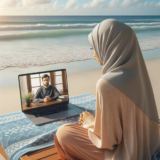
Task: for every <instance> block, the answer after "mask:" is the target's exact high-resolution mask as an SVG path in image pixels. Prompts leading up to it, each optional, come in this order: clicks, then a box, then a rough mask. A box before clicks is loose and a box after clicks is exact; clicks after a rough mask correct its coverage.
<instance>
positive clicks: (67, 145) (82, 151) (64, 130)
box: [55, 123, 105, 160]
mask: <svg viewBox="0 0 160 160" xmlns="http://www.w3.org/2000/svg"><path fill="white" fill-rule="evenodd" d="M56 138H57V141H55V142H56V143H55V145H56V148H57V151H58V153H59V155H60V158H61V159H62V160H66V159H67V160H104V152H105V150H104V149H99V148H97V147H96V146H94V144H93V143H92V142H91V141H90V139H89V137H88V129H86V128H83V127H82V126H80V125H79V123H67V124H63V125H62V126H60V127H59V128H58V130H57V133H56Z"/></svg>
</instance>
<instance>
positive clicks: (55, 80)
mask: <svg viewBox="0 0 160 160" xmlns="http://www.w3.org/2000/svg"><path fill="white" fill-rule="evenodd" d="M46 75H47V77H46ZM42 78H43V80H42ZM19 80H20V87H21V93H22V92H25V93H26V92H32V91H34V95H33V98H31V99H30V104H29V106H27V104H26V102H25V101H24V100H23V99H22V107H23V109H31V108H35V107H41V106H46V103H48V104H54V103H60V102H62V101H66V100H68V88H67V81H66V71H65V70H62V71H54V72H44V73H36V74H30V75H24V76H20V77H19ZM48 86H50V87H48ZM45 88H48V89H47V90H45ZM45 94H46V95H45ZM46 96H47V97H49V98H47V99H46V100H45V98H46ZM21 98H22V95H21ZM59 98H60V99H59ZM44 103H45V104H44Z"/></svg>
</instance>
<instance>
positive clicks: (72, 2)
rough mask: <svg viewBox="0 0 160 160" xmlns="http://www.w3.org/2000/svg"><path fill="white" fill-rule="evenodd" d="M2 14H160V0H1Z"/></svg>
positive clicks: (0, 8)
mask: <svg viewBox="0 0 160 160" xmlns="http://www.w3.org/2000/svg"><path fill="white" fill-rule="evenodd" d="M0 15H19V16H20V15H160V0H0Z"/></svg>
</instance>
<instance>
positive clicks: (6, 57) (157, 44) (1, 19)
mask: <svg viewBox="0 0 160 160" xmlns="http://www.w3.org/2000/svg"><path fill="white" fill-rule="evenodd" d="M108 18H113V19H117V20H119V21H122V22H123V23H126V24H127V25H129V26H130V27H132V28H133V30H134V31H135V33H136V35H137V37H138V40H139V43H140V47H141V50H142V51H149V50H154V49H156V48H160V16H0V69H1V70H3V69H5V68H7V67H29V66H44V65H49V64H57V63H65V62H73V61H75V62H76V61H82V60H95V58H94V57H93V50H90V44H89V42H88V34H89V33H90V32H91V31H92V29H93V28H94V27H95V25H96V24H97V23H99V22H101V21H102V20H105V19H108ZM145 56H147V57H145V58H148V59H152V58H155V55H154V54H152V52H150V54H149V55H148V54H146V55H145ZM156 57H157V58H159V57H160V56H159V55H158V54H157V55H156Z"/></svg>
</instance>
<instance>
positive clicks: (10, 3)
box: [0, 0, 20, 7]
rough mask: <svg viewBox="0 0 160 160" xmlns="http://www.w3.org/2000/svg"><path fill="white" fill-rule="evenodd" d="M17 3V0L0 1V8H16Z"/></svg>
mask: <svg viewBox="0 0 160 160" xmlns="http://www.w3.org/2000/svg"><path fill="white" fill-rule="evenodd" d="M19 3H20V1H19V0H2V1H1V2H0V7H16V6H18V5H19Z"/></svg>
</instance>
